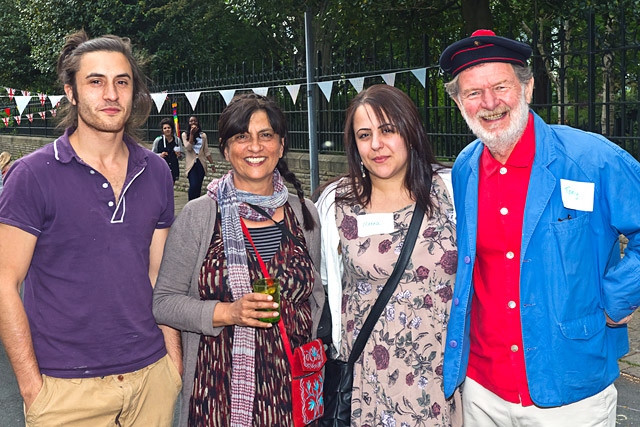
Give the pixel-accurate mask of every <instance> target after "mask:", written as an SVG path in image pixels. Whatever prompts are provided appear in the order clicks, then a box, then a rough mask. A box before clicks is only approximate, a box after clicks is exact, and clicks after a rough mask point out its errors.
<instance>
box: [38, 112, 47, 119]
mask: <svg viewBox="0 0 640 427" xmlns="http://www.w3.org/2000/svg"><path fill="white" fill-rule="evenodd" d="M38 114H40V118H41V119H42V120H45V119H46V117H47V112H46V111H39V112H38Z"/></svg>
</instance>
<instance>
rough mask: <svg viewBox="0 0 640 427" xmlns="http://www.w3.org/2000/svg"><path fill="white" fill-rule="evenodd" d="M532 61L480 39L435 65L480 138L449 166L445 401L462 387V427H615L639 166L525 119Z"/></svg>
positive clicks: (605, 144) (601, 141) (629, 308)
mask: <svg viewBox="0 0 640 427" xmlns="http://www.w3.org/2000/svg"><path fill="white" fill-rule="evenodd" d="M531 53H532V50H531V47H530V46H529V45H527V44H525V43H521V42H519V41H515V40H511V39H508V38H504V37H499V36H496V35H495V33H494V32H493V31H490V30H478V31H476V32H474V33H473V34H472V35H471V36H470V37H468V38H465V39H463V40H460V41H457V42H455V43H453V44H452V45H450V46H449V47H448V48H447V49H446V50H445V51H444V52H443V53H442V55H441V57H440V65H441V67H442V69H443V70H444V71H445V72H448V73H450V74H451V76H452V80H451V81H450V82H448V83H447V84H446V90H447V92H448V93H449V95H450V96H451V98H452V99H453V100H454V102H455V103H456V104H457V106H458V108H459V110H460V112H461V113H462V116H463V117H464V119H465V120H466V122H467V124H468V125H469V127H470V128H471V130H472V131H473V132H474V133H475V135H476V136H477V137H478V139H477V140H475V141H474V142H472V143H471V144H470V145H469V146H467V147H466V148H465V149H464V150H463V151H462V152H461V153H460V154H459V156H458V157H457V159H456V162H455V164H454V167H453V186H454V195H455V201H456V208H457V209H456V212H457V215H458V216H457V218H458V219H457V224H458V245H459V246H458V253H459V256H458V274H457V278H456V284H455V288H454V294H453V299H454V305H453V308H452V312H451V318H450V320H449V330H448V335H447V338H446V350H445V362H444V373H445V378H444V388H445V393H446V394H447V395H450V394H452V393H454V391H455V390H456V389H457V388H458V386H460V385H461V384H462V393H463V395H462V401H463V405H464V419H465V426H467V427H469V426H471V427H473V426H482V427H490V426H500V427H503V426H505V427H506V426H545V427H554V426H558V427H560V426H562V427H566V426H581V427H589V426H600V427H602V426H610V427H613V426H614V425H616V400H617V392H616V389H615V386H614V385H613V382H614V380H615V379H616V378H617V377H618V375H619V370H618V359H619V358H620V357H622V356H623V355H624V354H625V353H626V352H627V351H628V348H629V341H628V336H627V327H626V326H625V325H626V323H627V322H628V320H629V318H630V316H631V314H632V313H633V312H634V311H635V310H636V308H637V307H638V305H639V304H640V281H638V271H640V164H639V163H638V162H637V161H636V160H635V159H633V158H632V157H631V156H630V155H629V154H628V153H626V152H625V151H624V150H622V149H621V148H620V147H618V146H617V145H615V144H613V143H611V142H610V141H608V140H607V139H605V138H604V137H602V136H600V135H596V134H592V133H588V132H584V131H581V130H578V129H573V128H571V127H568V126H559V125H548V124H546V123H545V122H543V120H542V119H541V118H540V117H539V116H538V115H537V114H535V113H534V112H533V111H530V110H529V103H530V101H531V97H532V93H533V88H534V80H533V74H532V72H531V69H529V68H528V66H527V60H528V59H529V57H530V55H531ZM620 234H624V235H625V236H627V237H628V238H629V244H628V246H627V248H626V250H625V252H624V258H621V256H620V247H619V236H620Z"/></svg>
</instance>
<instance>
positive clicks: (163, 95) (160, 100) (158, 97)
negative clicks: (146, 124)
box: [151, 90, 167, 113]
mask: <svg viewBox="0 0 640 427" xmlns="http://www.w3.org/2000/svg"><path fill="white" fill-rule="evenodd" d="M151 98H153V102H154V103H155V104H156V108H157V109H158V113H159V112H160V110H162V105H164V101H166V99H167V91H166V90H165V91H162V92H160V93H152V94H151Z"/></svg>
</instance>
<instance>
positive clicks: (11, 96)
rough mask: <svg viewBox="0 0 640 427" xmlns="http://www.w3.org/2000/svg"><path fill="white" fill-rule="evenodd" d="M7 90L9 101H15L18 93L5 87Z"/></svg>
mask: <svg viewBox="0 0 640 427" xmlns="http://www.w3.org/2000/svg"><path fill="white" fill-rule="evenodd" d="M5 89H6V90H7V93H8V94H9V101H13V96H14V95H15V94H16V91H15V90H14V89H11V88H10V87H5Z"/></svg>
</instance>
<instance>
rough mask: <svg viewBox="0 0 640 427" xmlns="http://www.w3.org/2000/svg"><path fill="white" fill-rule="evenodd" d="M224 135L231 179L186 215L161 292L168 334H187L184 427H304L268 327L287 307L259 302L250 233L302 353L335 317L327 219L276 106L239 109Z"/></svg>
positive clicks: (264, 103) (227, 117) (258, 100)
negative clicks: (325, 240)
mask: <svg viewBox="0 0 640 427" xmlns="http://www.w3.org/2000/svg"><path fill="white" fill-rule="evenodd" d="M218 128H219V132H220V153H222V155H224V157H225V159H226V160H227V161H228V162H229V163H230V164H231V170H230V171H229V172H228V173H227V174H225V175H224V176H223V177H222V178H220V179H217V180H214V181H213V182H211V183H210V184H209V186H208V187H207V188H208V192H207V195H205V196H202V197H200V198H198V199H195V200H192V201H190V202H188V203H187V204H186V206H185V207H184V208H183V210H182V212H181V213H180V215H179V216H178V219H177V220H176V223H175V225H174V226H173V227H172V228H171V232H170V233H169V238H168V240H167V245H166V249H165V256H164V258H163V260H162V265H161V268H160V274H159V276H158V285H157V286H156V289H155V292H154V304H153V310H154V313H155V315H156V319H157V321H158V323H160V324H163V325H169V326H171V327H174V328H177V329H180V330H182V343H183V347H184V356H185V370H184V376H183V378H184V387H183V391H182V407H181V409H180V421H179V426H192V427H204V426H212V427H225V426H247V427H249V426H257V427H260V426H264V427H272V426H280V427H287V426H290V427H293V417H292V402H291V372H290V367H289V362H288V360H287V356H286V353H285V351H284V347H283V340H282V337H281V335H280V331H279V328H278V327H272V324H271V323H266V322H263V321H261V320H260V319H261V318H264V317H265V316H266V317H270V315H271V314H272V313H274V314H277V312H272V311H270V310H274V309H276V308H277V307H278V305H277V304H276V303H274V302H273V299H272V297H271V296H268V295H265V294H260V293H254V292H253V291H252V288H251V283H252V282H253V281H255V280H256V279H258V278H260V277H263V276H264V275H263V273H262V272H261V269H260V266H259V262H258V261H257V257H256V254H255V252H254V250H253V248H252V247H251V245H250V243H249V241H248V239H247V238H246V237H245V236H243V232H242V230H241V223H244V224H245V225H246V227H247V229H248V233H250V235H251V237H252V240H254V242H255V245H256V248H257V251H258V253H259V254H260V257H261V258H262V259H263V260H264V262H265V264H266V268H267V269H268V271H269V273H270V276H271V277H276V278H279V279H280V282H281V287H282V289H281V301H282V302H283V304H282V306H281V307H280V317H281V318H280V322H284V323H283V324H284V326H285V328H286V330H287V335H288V337H289V338H290V340H291V343H290V344H291V348H295V347H298V346H300V345H302V344H305V343H307V342H309V341H311V339H313V338H315V333H316V330H317V327H318V324H319V321H320V316H321V314H322V308H323V306H324V289H323V287H322V281H321V279H320V277H319V275H318V273H317V271H316V268H315V266H318V265H320V225H319V221H318V217H317V212H316V209H315V207H314V206H313V204H312V203H311V202H310V201H309V200H307V199H305V198H304V193H303V190H302V185H301V183H300V181H298V179H297V178H296V177H295V175H294V174H293V172H291V171H290V170H289V168H288V166H287V163H286V162H285V160H284V158H283V156H284V154H285V153H286V151H287V139H286V137H287V128H286V121H285V117H284V114H283V113H282V111H281V110H280V108H278V106H277V105H276V104H275V103H274V102H273V101H272V100H270V99H268V98H266V97H263V96H260V95H255V94H247V95H239V96H237V97H235V98H234V99H233V100H232V101H231V102H230V103H229V105H228V106H227V107H226V108H225V110H224V111H223V112H222V114H221V116H220V120H219V125H218ZM285 180H286V181H287V182H289V183H290V184H291V185H292V186H293V187H294V188H295V189H296V192H297V195H296V196H294V195H292V194H289V191H288V190H287V187H286V186H285ZM252 205H254V206H258V207H260V208H262V209H263V210H264V211H265V213H267V214H268V215H269V217H265V216H263V215H262V214H260V213H259V212H258V211H257V210H254V209H253V208H252ZM275 222H277V223H278V224H279V225H277V224H275ZM285 230H286V232H285ZM249 248H251V249H249ZM259 310H266V311H267V314H265V312H264V311H259ZM243 355H247V357H243Z"/></svg>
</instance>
